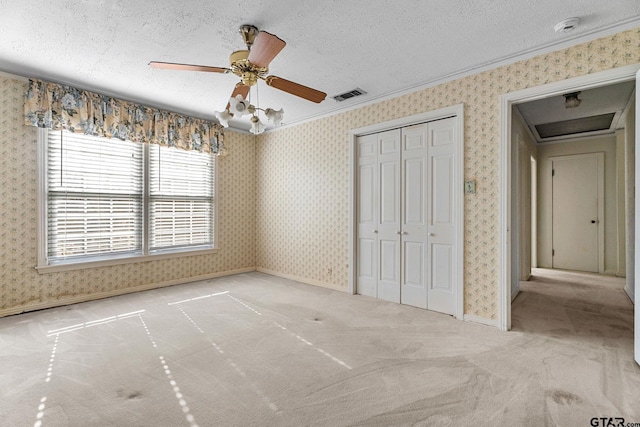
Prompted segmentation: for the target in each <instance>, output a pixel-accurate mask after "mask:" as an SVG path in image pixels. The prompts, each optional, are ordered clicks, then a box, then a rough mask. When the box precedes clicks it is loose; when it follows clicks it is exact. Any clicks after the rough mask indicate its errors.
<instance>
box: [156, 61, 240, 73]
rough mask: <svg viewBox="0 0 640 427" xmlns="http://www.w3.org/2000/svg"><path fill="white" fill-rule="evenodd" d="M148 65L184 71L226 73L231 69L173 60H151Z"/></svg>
mask: <svg viewBox="0 0 640 427" xmlns="http://www.w3.org/2000/svg"><path fill="white" fill-rule="evenodd" d="M149 65H150V66H151V67H153V68H164V69H168V70H184V71H205V72H208V73H228V72H230V71H231V70H230V69H228V68H223V67H209V66H206V65H191V64H176V63H174V62H158V61H151V62H149Z"/></svg>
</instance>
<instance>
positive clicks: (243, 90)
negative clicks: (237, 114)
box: [226, 82, 251, 110]
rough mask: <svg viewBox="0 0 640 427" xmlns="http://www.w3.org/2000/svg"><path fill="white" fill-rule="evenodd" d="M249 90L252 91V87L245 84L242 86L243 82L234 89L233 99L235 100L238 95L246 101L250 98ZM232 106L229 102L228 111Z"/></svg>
mask: <svg viewBox="0 0 640 427" xmlns="http://www.w3.org/2000/svg"><path fill="white" fill-rule="evenodd" d="M249 89H251V87H250V86H247V85H245V84H242V82H240V83H238V84H236V87H235V88H234V89H233V92H232V93H231V98H235V97H236V96H238V95H242V97H243V98H244V99H247V96H249ZM230 105H231V104H230V103H229V102H227V107H226V109H227V110H228V109H229V106H230Z"/></svg>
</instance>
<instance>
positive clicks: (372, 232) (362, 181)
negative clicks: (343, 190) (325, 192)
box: [356, 134, 380, 297]
mask: <svg viewBox="0 0 640 427" xmlns="http://www.w3.org/2000/svg"><path fill="white" fill-rule="evenodd" d="M357 151H358V175H357V180H358V182H357V187H356V188H357V189H358V192H357V203H358V206H357V209H358V240H357V243H356V244H357V245H358V250H357V256H358V259H357V266H356V267H357V271H358V273H357V274H358V283H357V287H358V289H357V292H358V293H359V294H361V295H367V296H370V297H377V296H378V234H377V233H378V204H379V203H380V201H379V197H378V193H379V190H378V136H377V135H375V134H373V135H366V136H361V137H358V140H357Z"/></svg>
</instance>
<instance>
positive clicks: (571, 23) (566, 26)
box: [553, 18, 580, 33]
mask: <svg viewBox="0 0 640 427" xmlns="http://www.w3.org/2000/svg"><path fill="white" fill-rule="evenodd" d="M578 23H580V19H579V18H568V19H565V20H564V21H560V22H558V23H557V24H556V25H555V27H553V29H554V30H556V33H568V32H570V31H573V30H574V29H575V28H576V27H577V26H578Z"/></svg>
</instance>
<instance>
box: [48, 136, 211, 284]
mask: <svg viewBox="0 0 640 427" xmlns="http://www.w3.org/2000/svg"><path fill="white" fill-rule="evenodd" d="M49 131H50V129H47V128H38V137H37V166H38V167H37V172H38V173H37V186H38V214H37V215H38V239H37V247H38V254H37V258H38V259H37V265H36V267H35V268H36V270H37V271H38V272H39V273H53V272H59V271H70V270H78V269H87V268H97V267H106V266H111V265H121V264H131V263H138V262H148V261H155V260H161V259H171V258H180V257H187V256H195V255H207V254H213V253H217V252H218V250H219V248H218V205H219V197H218V195H219V193H218V168H219V163H218V156H216V155H212V156H211V157H212V158H213V168H214V170H213V174H212V177H213V189H212V190H213V197H212V203H213V207H212V209H211V215H213V218H212V221H211V226H212V227H213V230H212V239H213V243H212V244H211V245H200V246H196V247H186V248H185V247H180V248H169V249H161V250H155V251H153V252H152V253H150V251H149V222H150V219H149V218H150V212H149V205H150V194H149V193H150V191H149V179H150V165H149V158H150V155H149V144H143V152H144V154H143V186H144V189H143V196H142V236H141V238H142V253H141V254H131V253H128V254H117V255H97V256H93V257H85V258H81V259H78V258H76V259H69V260H62V261H56V262H55V263H50V262H49V260H48V258H47V237H48V212H47V203H48V202H47V200H48V185H47V175H48V167H47V150H48V132H49Z"/></svg>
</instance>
